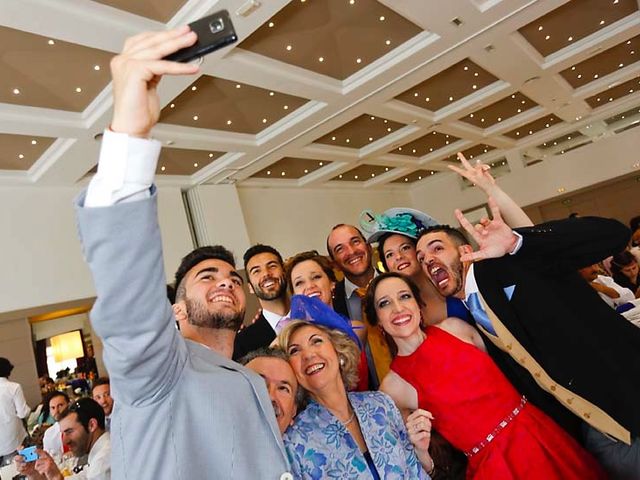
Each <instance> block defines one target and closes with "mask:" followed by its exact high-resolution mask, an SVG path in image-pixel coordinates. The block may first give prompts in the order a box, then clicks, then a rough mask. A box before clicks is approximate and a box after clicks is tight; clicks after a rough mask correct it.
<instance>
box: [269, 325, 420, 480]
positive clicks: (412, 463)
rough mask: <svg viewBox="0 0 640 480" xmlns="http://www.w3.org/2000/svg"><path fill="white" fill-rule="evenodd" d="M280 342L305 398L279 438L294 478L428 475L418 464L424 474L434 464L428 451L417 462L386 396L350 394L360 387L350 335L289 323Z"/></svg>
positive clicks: (395, 412)
mask: <svg viewBox="0 0 640 480" xmlns="http://www.w3.org/2000/svg"><path fill="white" fill-rule="evenodd" d="M279 345H280V348H282V349H283V350H285V351H286V352H287V354H288V356H289V363H290V364H291V367H292V368H293V371H294V372H295V374H296V378H297V379H298V382H299V384H300V386H301V387H303V388H304V389H305V390H306V391H307V392H308V394H309V397H310V401H309V405H308V406H307V408H306V409H305V410H304V411H302V412H301V413H299V414H298V416H297V417H296V419H295V422H294V424H293V425H292V426H291V427H289V429H288V430H287V431H286V432H285V435H284V443H285V448H286V450H287V454H288V456H289V460H290V462H291V468H292V471H293V474H294V476H295V478H301V479H313V480H315V479H321V478H328V477H331V478H349V479H371V478H373V479H386V478H411V479H428V478H430V477H429V475H428V474H427V473H426V472H425V470H424V469H423V465H426V466H427V468H428V469H429V468H431V466H432V461H431V459H430V457H429V456H428V453H427V452H426V449H425V450H424V451H421V452H419V453H420V454H421V456H420V460H419V459H418V456H417V455H416V451H415V450H414V447H413V446H412V445H411V441H410V438H409V435H408V434H407V430H406V427H405V425H404V424H403V421H402V417H401V415H400V412H399V411H398V409H397V408H396V406H395V405H394V403H393V401H392V400H391V398H389V397H388V396H387V395H386V394H384V393H382V392H350V391H349V390H350V389H352V388H353V387H354V386H355V385H356V384H357V382H358V374H357V370H358V362H359V359H360V353H359V351H358V348H357V346H356V344H355V342H354V340H353V338H350V337H349V335H347V334H346V333H344V332H342V331H340V330H336V329H333V330H332V329H328V328H326V327H324V326H322V325H318V324H315V323H311V322H306V321H299V320H294V321H292V322H291V323H290V324H289V325H287V326H286V327H285V329H284V330H283V331H282V332H281V334H280V336H279ZM421 462H422V463H421Z"/></svg>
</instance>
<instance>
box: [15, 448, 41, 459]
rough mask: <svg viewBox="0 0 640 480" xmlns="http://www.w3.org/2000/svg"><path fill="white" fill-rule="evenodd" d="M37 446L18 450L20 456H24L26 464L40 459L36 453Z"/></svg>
mask: <svg viewBox="0 0 640 480" xmlns="http://www.w3.org/2000/svg"><path fill="white" fill-rule="evenodd" d="M36 448H37V447H36V446H35V445H34V446H32V447H27V448H23V449H22V450H18V455H22V456H23V457H24V461H25V462H35V461H36V460H38V458H40V457H39V456H38V454H37V453H36Z"/></svg>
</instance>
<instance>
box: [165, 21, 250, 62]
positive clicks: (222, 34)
mask: <svg viewBox="0 0 640 480" xmlns="http://www.w3.org/2000/svg"><path fill="white" fill-rule="evenodd" d="M189 26H190V27H191V30H193V31H194V32H196V34H197V35H198V40H197V41H196V43H194V44H193V45H192V46H190V47H187V48H183V49H181V50H178V51H177V52H174V53H172V54H171V55H167V56H166V57H164V58H165V60H171V61H174V62H183V63H186V62H190V61H191V60H193V59H196V58H199V57H202V56H204V55H206V54H207V53H211V52H213V51H215V50H218V49H220V48H222V47H226V46H227V45H229V44H231V43H233V42H235V41H237V40H238V36H237V35H236V31H235V30H234V28H233V24H232V23H231V17H230V16H229V12H228V11H227V10H220V11H219V12H216V13H214V14H212V15H209V16H207V17H204V18H201V19H200V20H196V21H195V22H193V23H190V24H189Z"/></svg>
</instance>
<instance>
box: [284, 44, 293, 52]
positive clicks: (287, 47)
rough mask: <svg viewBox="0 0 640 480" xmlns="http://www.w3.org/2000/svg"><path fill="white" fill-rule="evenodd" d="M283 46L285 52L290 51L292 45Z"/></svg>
mask: <svg viewBox="0 0 640 480" xmlns="http://www.w3.org/2000/svg"><path fill="white" fill-rule="evenodd" d="M285 48H286V49H287V52H290V51H291V49H292V48H293V47H292V46H291V45H287V46H286V47H285Z"/></svg>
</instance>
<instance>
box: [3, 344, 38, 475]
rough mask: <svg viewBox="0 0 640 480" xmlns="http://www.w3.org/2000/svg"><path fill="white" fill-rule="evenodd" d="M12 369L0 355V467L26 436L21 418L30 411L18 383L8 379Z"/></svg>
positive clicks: (10, 364) (7, 461) (12, 454)
mask: <svg viewBox="0 0 640 480" xmlns="http://www.w3.org/2000/svg"><path fill="white" fill-rule="evenodd" d="M12 370H13V365H12V363H11V362H10V361H9V359H8V358H4V357H0V467H2V466H4V465H7V464H9V462H11V460H12V458H13V456H14V455H15V452H16V450H17V448H18V447H19V446H20V445H21V444H22V442H23V441H24V439H25V438H26V437H27V432H26V430H25V429H24V425H23V424H22V420H23V419H25V418H27V417H28V416H29V412H31V409H30V408H29V405H27V401H26V400H25V398H24V393H23V392H22V387H21V386H20V384H19V383H15V382H10V381H9V376H10V375H11V371H12Z"/></svg>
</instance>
